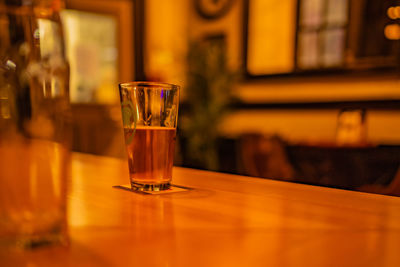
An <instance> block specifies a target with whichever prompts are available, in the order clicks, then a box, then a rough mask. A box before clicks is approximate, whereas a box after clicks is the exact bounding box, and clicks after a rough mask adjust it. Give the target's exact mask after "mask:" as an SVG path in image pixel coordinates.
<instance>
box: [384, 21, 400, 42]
mask: <svg viewBox="0 0 400 267" xmlns="http://www.w3.org/2000/svg"><path fill="white" fill-rule="evenodd" d="M385 37H386V38H387V39H389V40H400V26H399V25H397V24H389V25H386V27H385Z"/></svg>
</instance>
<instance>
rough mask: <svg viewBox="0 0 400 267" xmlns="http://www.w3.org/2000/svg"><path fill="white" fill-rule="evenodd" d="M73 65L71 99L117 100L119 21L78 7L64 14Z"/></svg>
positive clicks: (112, 101) (87, 100)
mask: <svg viewBox="0 0 400 267" xmlns="http://www.w3.org/2000/svg"><path fill="white" fill-rule="evenodd" d="M62 18H63V23H64V25H65V30H66V32H65V33H66V50H67V57H68V60H69V63H70V67H71V78H70V96H71V102H75V103H76V102H81V103H82V102H97V103H117V102H118V92H117V90H115V84H116V83H117V75H118V74H117V71H118V67H117V64H118V63H117V61H118V50H117V37H116V34H117V22H116V19H115V18H114V17H112V16H107V15H99V14H93V13H89V12H82V11H77V10H65V11H63V13H62Z"/></svg>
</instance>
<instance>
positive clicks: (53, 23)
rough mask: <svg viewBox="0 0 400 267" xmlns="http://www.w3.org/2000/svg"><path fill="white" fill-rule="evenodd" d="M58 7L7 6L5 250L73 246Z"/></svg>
mask: <svg viewBox="0 0 400 267" xmlns="http://www.w3.org/2000/svg"><path fill="white" fill-rule="evenodd" d="M57 2H59V1H54V0H42V1H0V3H1V4H0V21H1V23H0V33H1V34H0V44H1V45H0V250H1V249H3V246H6V247H14V246H18V247H22V248H35V247H38V246H41V245H47V244H67V243H68V235H67V214H66V211H67V184H68V181H67V179H68V176H69V169H70V160H69V159H70V142H71V135H72V134H71V133H72V132H71V127H70V125H71V116H70V104H69V92H68V81H69V66H68V62H67V60H66V58H65V53H64V49H63V47H64V44H63V34H62V32H63V31H62V25H61V21H60V16H59V12H58V11H59V10H58V7H59V5H58V4H57Z"/></svg>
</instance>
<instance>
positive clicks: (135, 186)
mask: <svg viewBox="0 0 400 267" xmlns="http://www.w3.org/2000/svg"><path fill="white" fill-rule="evenodd" d="M131 187H132V190H135V191H162V190H167V189H169V188H170V187H171V184H170V183H169V182H168V183H163V184H142V183H137V182H133V181H132V182H131Z"/></svg>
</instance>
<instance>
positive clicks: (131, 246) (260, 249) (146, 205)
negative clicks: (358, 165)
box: [0, 153, 400, 267]
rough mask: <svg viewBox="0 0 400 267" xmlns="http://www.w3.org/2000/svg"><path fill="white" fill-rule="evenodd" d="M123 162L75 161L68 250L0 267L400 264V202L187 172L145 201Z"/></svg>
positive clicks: (12, 254) (0, 255)
mask: <svg viewBox="0 0 400 267" xmlns="http://www.w3.org/2000/svg"><path fill="white" fill-rule="evenodd" d="M128 181H129V178H128V166H127V162H125V161H123V160H119V159H114V158H107V157H98V156H92V155H87V154H79V153H74V154H73V157H72V178H71V181H70V189H69V194H68V205H69V207H68V210H69V212H68V218H69V236H70V245H69V246H67V247H61V246H51V247H42V248H38V249H34V250H30V251H22V250H13V251H5V250H2V251H1V252H0V266H27V267H33V266H165V267H167V266H168V267H169V266H400V198H396V197H389V196H383V195H374V194H366V193H359V192H351V191H345V190H337V189H330V188H323V187H315V186H308V185H301V184H294V183H287V182H279V181H273V180H268V179H258V178H251V177H244V176H236V175H228V174H222V173H216V172H207V171H200V170H193V169H185V168H178V167H176V168H175V169H174V178H173V183H174V184H177V185H182V186H187V187H190V188H193V190H189V191H186V192H180V193H173V194H164V195H145V194H138V193H132V192H129V191H124V190H121V189H116V188H113V186H114V185H120V184H127V183H128Z"/></svg>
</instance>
